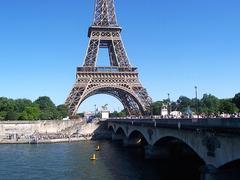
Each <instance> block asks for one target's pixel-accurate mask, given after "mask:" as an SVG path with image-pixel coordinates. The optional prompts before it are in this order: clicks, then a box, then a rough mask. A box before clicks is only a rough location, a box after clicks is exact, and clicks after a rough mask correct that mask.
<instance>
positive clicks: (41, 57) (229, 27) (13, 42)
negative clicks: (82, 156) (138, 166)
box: [0, 0, 240, 111]
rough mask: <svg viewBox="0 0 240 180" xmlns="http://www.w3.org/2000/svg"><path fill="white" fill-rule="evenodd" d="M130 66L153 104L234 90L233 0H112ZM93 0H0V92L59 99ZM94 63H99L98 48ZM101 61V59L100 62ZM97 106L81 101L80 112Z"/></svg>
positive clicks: (237, 44)
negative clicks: (181, 97)
mask: <svg viewBox="0 0 240 180" xmlns="http://www.w3.org/2000/svg"><path fill="white" fill-rule="evenodd" d="M115 1H116V2H115V3H116V11H117V18H118V23H119V24H120V25H121V26H122V27H123V32H122V37H123V41H124V44H125V47H126V49H127V53H128V56H129V59H130V61H131V64H133V65H134V66H137V67H138V68H139V73H140V79H141V82H142V84H143V85H144V87H146V88H147V90H148V92H149V94H150V96H151V97H152V98H153V100H154V101H156V100H161V99H164V98H167V93H170V97H171V99H173V100H176V99H177V98H178V97H179V96H180V95H185V96H188V97H190V98H191V97H194V86H195V85H197V86H198V91H199V96H202V94H203V93H211V94H213V95H215V96H217V97H219V98H228V97H233V96H234V94H235V93H237V92H240V1H239V0H201V1H200V0H151V1H149V0H115ZM93 6H94V0H0V69H1V70H0V96H5V97H11V98H29V99H31V100H34V99H36V98H37V97H39V96H43V95H46V96H49V97H51V99H52V100H53V101H54V102H55V103H56V104H61V103H64V101H65V99H66V97H67V95H68V93H69V91H70V89H71V87H72V86H73V83H74V81H75V73H76V67H77V66H78V65H82V63H83V59H84V55H85V51H86V48H87V44H88V38H87V30H88V27H89V26H90V25H91V23H92V19H93ZM101 53H102V55H101V58H102V60H103V61H101V60H100V62H102V63H103V64H102V65H105V64H107V61H105V60H106V58H103V57H104V55H105V54H106V52H104V51H103V52H101ZM104 63H105V64H104ZM105 103H107V104H110V105H111V109H116V110H118V109H121V108H122V106H121V104H120V103H119V102H118V101H117V100H115V99H114V98H111V97H109V96H102V95H99V96H93V97H90V98H89V99H87V100H86V101H85V102H84V103H83V104H82V106H81V107H80V111H84V110H93V107H94V104H97V106H100V105H104V104H105Z"/></svg>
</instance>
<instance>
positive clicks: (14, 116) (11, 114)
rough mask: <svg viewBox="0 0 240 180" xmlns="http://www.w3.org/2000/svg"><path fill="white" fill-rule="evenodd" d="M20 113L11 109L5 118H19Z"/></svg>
mask: <svg viewBox="0 0 240 180" xmlns="http://www.w3.org/2000/svg"><path fill="white" fill-rule="evenodd" d="M18 117H19V115H18V114H17V113H16V112H14V111H9V112H7V114H6V117H5V120H10V121H11V120H18Z"/></svg>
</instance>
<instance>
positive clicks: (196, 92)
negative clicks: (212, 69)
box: [194, 86, 198, 116]
mask: <svg viewBox="0 0 240 180" xmlns="http://www.w3.org/2000/svg"><path fill="white" fill-rule="evenodd" d="M194 88H195V98H196V104H195V106H196V114H197V116H198V89H197V86H195V87H194Z"/></svg>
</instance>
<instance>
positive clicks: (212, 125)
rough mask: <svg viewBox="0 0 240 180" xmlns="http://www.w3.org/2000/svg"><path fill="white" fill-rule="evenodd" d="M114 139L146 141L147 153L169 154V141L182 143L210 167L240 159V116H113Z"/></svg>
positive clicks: (131, 142)
mask: <svg viewBox="0 0 240 180" xmlns="http://www.w3.org/2000/svg"><path fill="white" fill-rule="evenodd" d="M108 127H109V129H111V130H112V139H113V140H123V144H124V145H125V146H137V145H142V146H144V147H145V156H146V157H157V156H161V154H162V155H164V154H165V155H166V154H167V153H168V152H169V151H171V147H176V146H171V145H170V146H168V147H169V149H168V151H165V152H163V151H162V150H161V149H162V147H163V146H164V145H166V144H178V145H180V146H183V147H185V151H187V152H189V153H192V154H194V155H195V156H197V157H198V158H199V159H200V160H201V161H203V163H204V164H205V165H206V166H205V167H208V168H210V169H212V168H213V169H215V168H220V167H223V166H225V165H229V164H231V163H235V162H236V161H239V160H240V119H239V118H229V119H220V118H219V119H117V118H115V119H114V118H113V119H109V120H108Z"/></svg>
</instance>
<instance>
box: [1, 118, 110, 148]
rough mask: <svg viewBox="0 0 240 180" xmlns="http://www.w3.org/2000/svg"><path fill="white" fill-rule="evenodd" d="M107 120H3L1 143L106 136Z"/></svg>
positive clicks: (69, 140) (69, 139) (41, 141)
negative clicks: (87, 121)
mask: <svg viewBox="0 0 240 180" xmlns="http://www.w3.org/2000/svg"><path fill="white" fill-rule="evenodd" d="M107 136H109V134H108V131H107V129H106V122H100V121H93V123H85V121H84V120H83V119H79V120H67V121H62V120H54V121H1V122H0V144H16V143H19V144H21V143H22V144H23V143H30V144H31V143H59V142H73V141H81V140H91V139H99V138H105V137H107Z"/></svg>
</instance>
